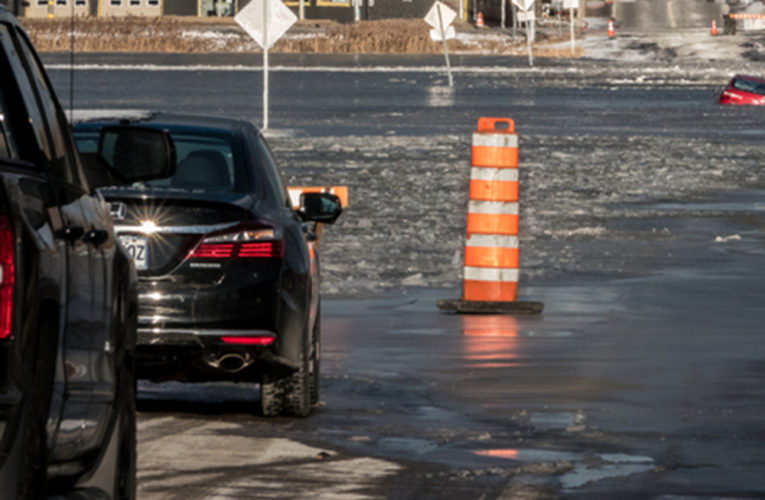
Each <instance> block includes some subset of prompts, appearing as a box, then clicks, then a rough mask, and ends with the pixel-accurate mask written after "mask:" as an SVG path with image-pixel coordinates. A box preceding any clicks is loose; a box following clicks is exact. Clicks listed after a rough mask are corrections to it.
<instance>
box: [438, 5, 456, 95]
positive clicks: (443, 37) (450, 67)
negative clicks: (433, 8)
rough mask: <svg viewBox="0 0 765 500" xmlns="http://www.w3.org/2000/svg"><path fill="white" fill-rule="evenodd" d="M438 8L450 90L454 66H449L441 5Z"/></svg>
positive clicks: (452, 85) (452, 83)
mask: <svg viewBox="0 0 765 500" xmlns="http://www.w3.org/2000/svg"><path fill="white" fill-rule="evenodd" d="M437 6H438V28H439V29H440V30H441V41H442V42H443V43H444V58H445V59H446V74H447V75H449V88H451V87H454V80H453V79H452V66H451V64H449V50H448V49H447V47H446V30H445V29H444V18H443V16H441V3H438V4H437Z"/></svg>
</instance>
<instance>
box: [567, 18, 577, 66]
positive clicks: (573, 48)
mask: <svg viewBox="0 0 765 500" xmlns="http://www.w3.org/2000/svg"><path fill="white" fill-rule="evenodd" d="M568 18H569V21H571V22H570V23H569V24H570V25H571V55H572V56H573V55H574V53H575V52H576V50H575V49H576V42H575V41H574V8H573V7H571V8H570V9H569V11H568Z"/></svg>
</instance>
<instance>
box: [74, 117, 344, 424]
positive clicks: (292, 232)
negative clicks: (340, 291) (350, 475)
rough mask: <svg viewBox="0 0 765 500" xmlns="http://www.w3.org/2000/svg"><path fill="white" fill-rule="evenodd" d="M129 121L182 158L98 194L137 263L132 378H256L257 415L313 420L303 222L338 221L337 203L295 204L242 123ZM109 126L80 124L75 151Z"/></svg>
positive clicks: (313, 322)
mask: <svg viewBox="0 0 765 500" xmlns="http://www.w3.org/2000/svg"><path fill="white" fill-rule="evenodd" d="M121 123H123V125H124V124H125V121H124V120H123V121H122V122H121ZM134 123H135V125H140V126H142V127H154V128H158V129H162V130H166V131H168V132H169V133H170V135H171V137H172V139H173V142H174V144H175V148H176V152H177V159H178V164H177V168H176V171H175V174H174V175H173V176H172V177H168V178H165V179H161V180H154V181H149V182H145V183H136V184H133V185H131V186H117V187H111V188H106V189H102V190H101V193H102V194H103V196H104V197H105V198H106V200H107V201H108V202H109V204H110V207H111V211H112V216H113V218H114V223H115V231H116V232H117V234H118V236H119V239H120V241H121V243H122V245H123V246H124V247H125V248H126V249H127V251H128V252H129V253H130V255H131V256H132V257H133V261H134V262H135V266H136V269H137V270H138V278H139V280H138V292H139V315H138V339H137V362H138V375H139V377H143V378H149V379H152V380H182V381H190V382H194V381H217V380H228V381H249V382H259V383H260V388H261V410H262V412H263V414H264V415H266V416H274V415H279V414H287V415H295V416H306V415H308V413H309V412H310V408H311V406H312V405H313V404H315V403H316V402H317V401H318V397H319V350H320V338H319V337H320V319H319V317H320V313H319V264H318V254H317V250H316V248H314V245H313V243H312V240H313V239H315V233H314V231H313V227H311V226H309V225H308V223H309V222H313V223H317V224H318V223H333V222H334V221H335V220H336V219H337V217H338V216H339V215H340V212H341V211H342V207H341V204H340V201H339V199H338V198H337V197H336V196H334V195H332V194H329V193H306V194H304V195H302V197H301V204H300V207H299V208H298V209H297V210H295V209H293V207H292V204H291V202H290V197H289V195H288V191H287V189H286V186H285V184H284V181H283V179H282V176H281V173H280V171H279V169H278V167H277V165H276V163H275V161H274V158H273V156H272V154H271V152H270V149H269V147H268V144H267V143H266V141H265V139H264V138H263V136H262V135H261V133H260V132H259V131H258V129H257V128H256V127H255V126H254V125H252V124H251V123H249V122H246V121H242V120H237V119H228V118H213V117H194V116H185V115H168V114H159V115H153V116H151V117H148V118H146V119H143V120H140V121H137V122H134ZM112 124H113V123H112V122H105V121H99V122H85V123H80V124H78V125H77V126H76V127H75V140H76V142H77V145H78V148H79V150H80V152H81V153H83V154H84V155H86V156H87V155H88V154H92V153H93V152H94V151H95V150H96V149H97V144H96V141H97V137H98V134H99V131H100V130H101V129H102V128H104V127H105V126H109V125H112ZM102 149H103V148H102ZM115 149H116V145H115Z"/></svg>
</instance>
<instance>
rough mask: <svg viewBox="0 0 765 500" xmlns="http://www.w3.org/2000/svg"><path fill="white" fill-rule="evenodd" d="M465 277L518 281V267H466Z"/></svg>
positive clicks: (480, 279) (469, 278)
mask: <svg viewBox="0 0 765 500" xmlns="http://www.w3.org/2000/svg"><path fill="white" fill-rule="evenodd" d="M464 279H466V280H470V281H510V282H517V281H518V269H502V268H496V267H465V268H464Z"/></svg>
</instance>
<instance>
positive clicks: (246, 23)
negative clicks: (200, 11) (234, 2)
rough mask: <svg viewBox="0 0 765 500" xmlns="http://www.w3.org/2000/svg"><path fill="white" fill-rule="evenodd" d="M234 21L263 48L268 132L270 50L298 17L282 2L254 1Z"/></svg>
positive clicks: (265, 111)
mask: <svg viewBox="0 0 765 500" xmlns="http://www.w3.org/2000/svg"><path fill="white" fill-rule="evenodd" d="M234 20H235V21H236V22H237V24H239V26H241V27H242V29H243V30H244V31H245V32H246V33H247V34H248V35H250V36H251V37H252V38H253V40H255V42H257V44H258V45H260V46H261V47H262V48H263V130H268V49H269V48H270V47H271V46H272V45H273V44H274V43H275V42H276V41H277V40H278V39H279V38H281V37H282V35H284V34H285V33H286V32H287V30H288V29H290V26H292V25H293V24H294V23H295V21H296V20H297V17H296V16H295V14H293V13H292V11H291V10H290V9H289V8H288V7H287V6H285V5H284V3H283V2H282V1H281V0H252V1H251V2H250V3H248V4H247V6H246V7H245V8H244V9H242V10H241V11H240V12H239V14H237V15H236V17H235V18H234Z"/></svg>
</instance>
